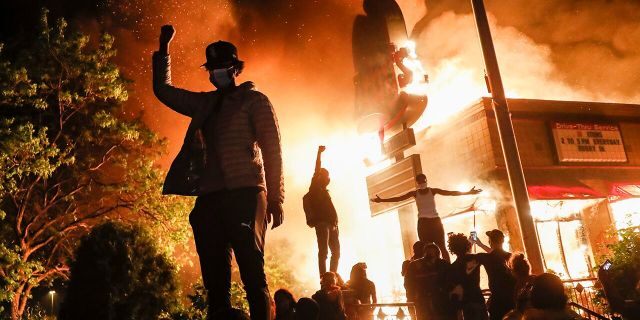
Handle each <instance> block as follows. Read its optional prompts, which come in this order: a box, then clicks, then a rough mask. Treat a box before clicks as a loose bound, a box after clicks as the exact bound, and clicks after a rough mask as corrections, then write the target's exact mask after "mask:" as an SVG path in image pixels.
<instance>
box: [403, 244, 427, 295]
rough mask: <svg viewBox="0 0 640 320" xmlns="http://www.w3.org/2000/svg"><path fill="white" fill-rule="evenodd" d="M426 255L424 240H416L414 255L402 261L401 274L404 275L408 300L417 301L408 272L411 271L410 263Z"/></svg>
mask: <svg viewBox="0 0 640 320" xmlns="http://www.w3.org/2000/svg"><path fill="white" fill-rule="evenodd" d="M423 256H424V242H422V241H416V242H415V243H414V244H413V256H412V257H411V259H409V260H405V261H404V262H402V270H401V274H402V276H403V277H404V290H405V292H406V295H407V302H415V292H414V291H413V288H414V287H413V286H411V285H410V284H409V282H408V279H407V272H408V271H409V265H410V264H411V261H414V260H417V259H420V258H422V257H423Z"/></svg>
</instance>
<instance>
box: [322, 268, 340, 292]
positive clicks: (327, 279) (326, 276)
mask: <svg viewBox="0 0 640 320" xmlns="http://www.w3.org/2000/svg"><path fill="white" fill-rule="evenodd" d="M337 283H338V279H337V277H336V274H335V273H333V272H331V271H329V272H325V273H323V274H322V276H321V277H320V287H322V288H330V287H335V286H336V285H337Z"/></svg>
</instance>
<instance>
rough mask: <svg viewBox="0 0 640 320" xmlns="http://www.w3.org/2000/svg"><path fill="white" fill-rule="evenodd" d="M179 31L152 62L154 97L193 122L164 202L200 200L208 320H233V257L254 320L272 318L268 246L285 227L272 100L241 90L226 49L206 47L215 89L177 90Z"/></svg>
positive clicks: (194, 216)
mask: <svg viewBox="0 0 640 320" xmlns="http://www.w3.org/2000/svg"><path fill="white" fill-rule="evenodd" d="M174 35H175V29H174V28H173V27H172V26H170V25H166V26H163V27H162V28H161V32H160V39H159V40H160V48H159V50H158V51H156V52H154V54H153V92H154V94H155V95H156V97H157V98H158V100H160V101H161V102H162V103H164V104H165V105H166V106H168V107H169V108H171V109H172V110H174V111H176V112H178V113H180V114H182V115H184V116H187V117H189V118H191V122H190V124H189V127H188V129H187V133H186V137H185V139H184V143H183V145H182V148H181V149H180V152H179V153H178V156H177V157H176V158H175V159H174V161H173V162H172V164H171V167H170V168H169V171H168V173H167V176H166V178H165V181H164V186H163V194H176V195H186V196H197V199H196V201H195V206H194V208H193V210H192V211H191V214H190V215H189V222H190V224H191V227H192V229H193V236H194V239H195V244H196V251H197V252H198V256H199V258H200V269H201V271H202V279H203V283H204V286H205V288H206V289H207V292H208V315H209V319H229V318H228V317H224V316H217V314H223V313H224V312H225V311H226V310H230V309H231V299H230V298H231V296H230V288H231V254H232V253H233V254H235V258H236V261H237V263H238V266H239V267H240V277H241V279H242V282H243V284H244V288H245V290H246V292H247V300H248V302H249V310H250V312H251V319H252V320H267V319H269V317H270V315H271V306H270V303H269V300H270V295H269V288H268V286H267V280H266V277H265V273H264V239H265V234H266V230H267V225H268V223H269V222H270V221H272V220H273V225H272V229H273V228H276V227H278V226H279V225H281V224H282V221H283V217H284V215H283V212H282V202H283V201H284V183H283V181H284V175H283V168H282V152H281V145H280V132H279V129H278V121H277V119H276V116H275V112H274V110H273V106H272V105H271V103H270V102H269V99H268V98H267V97H266V96H265V95H264V94H262V93H260V92H258V91H256V90H254V86H253V84H252V83H251V82H245V83H242V84H240V85H236V82H235V79H236V77H237V76H238V75H239V74H240V73H241V72H242V70H243V68H244V62H243V61H241V60H239V59H238V51H237V49H236V47H235V46H234V45H233V44H231V43H229V42H225V41H217V42H214V43H212V44H210V45H209V46H207V48H206V51H205V55H206V59H207V61H206V63H205V64H204V65H203V66H204V67H205V69H206V70H207V71H208V73H209V80H210V81H211V83H212V84H213V85H214V86H215V87H216V88H217V90H215V91H210V92H191V91H187V90H184V89H179V88H176V87H174V86H173V84H172V82H171V57H170V56H169V44H170V43H171V40H172V39H173V37H174Z"/></svg>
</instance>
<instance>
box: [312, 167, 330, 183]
mask: <svg viewBox="0 0 640 320" xmlns="http://www.w3.org/2000/svg"><path fill="white" fill-rule="evenodd" d="M315 179H316V183H317V184H318V186H319V187H321V188H326V187H327V186H328V185H329V183H330V182H331V178H330V177H329V170H327V169H325V168H320V170H318V173H317V174H316V177H315Z"/></svg>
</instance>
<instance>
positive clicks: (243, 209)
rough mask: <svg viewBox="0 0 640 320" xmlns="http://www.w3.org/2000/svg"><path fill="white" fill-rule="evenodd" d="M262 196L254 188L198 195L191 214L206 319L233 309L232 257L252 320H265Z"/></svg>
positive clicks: (265, 281)
mask: <svg viewBox="0 0 640 320" xmlns="http://www.w3.org/2000/svg"><path fill="white" fill-rule="evenodd" d="M266 204H267V202H266V197H265V193H264V191H261V190H260V189H258V188H257V187H256V188H241V189H235V190H225V191H218V192H214V193H210V194H207V195H203V196H199V197H198V198H197V200H196V205H195V207H194V208H193V211H191V214H190V215H189V222H190V223H191V228H192V229H193V236H194V238H195V242H196V250H197V252H198V256H199V257H200V269H201V271H202V280H203V282H204V287H205V288H206V289H207V292H208V297H209V301H208V304H209V308H208V319H215V320H217V319H216V316H215V314H216V313H219V312H221V311H224V310H226V309H229V308H231V301H230V293H229V290H230V288H231V252H232V251H233V253H234V254H235V257H236V261H237V262H238V266H239V267H240V277H241V278H242V283H243V284H244V288H245V291H246V292H247V300H248V301H249V310H250V312H251V319H252V320H268V319H269V314H270V308H271V307H270V304H269V288H268V287H267V280H266V277H265V274H264V238H265V232H266V228H267V216H266Z"/></svg>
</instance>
